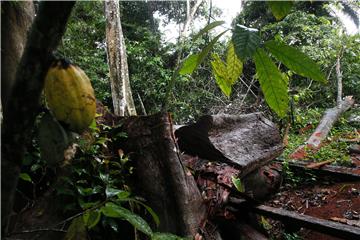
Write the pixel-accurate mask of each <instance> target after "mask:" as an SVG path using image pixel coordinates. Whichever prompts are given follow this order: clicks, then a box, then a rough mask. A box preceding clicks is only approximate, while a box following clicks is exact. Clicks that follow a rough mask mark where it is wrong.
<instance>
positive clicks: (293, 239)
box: [284, 233, 303, 240]
mask: <svg viewBox="0 0 360 240" xmlns="http://www.w3.org/2000/svg"><path fill="white" fill-rule="evenodd" d="M284 239H285V240H302V239H303V238H302V237H300V236H299V235H298V234H296V233H284Z"/></svg>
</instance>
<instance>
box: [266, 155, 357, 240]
mask: <svg viewBox="0 0 360 240" xmlns="http://www.w3.org/2000/svg"><path fill="white" fill-rule="evenodd" d="M351 160H352V163H353V164H352V167H353V168H357V169H360V164H359V163H360V154H352V155H351ZM297 174H298V173H294V175H293V178H294V179H296V182H297V183H294V182H291V179H285V182H286V181H288V183H285V184H284V185H283V187H282V188H281V189H280V191H279V192H278V193H277V194H275V195H273V196H272V198H271V199H269V200H268V201H267V202H265V203H264V204H265V205H268V206H271V207H276V208H283V209H286V210H289V211H296V212H297V213H299V214H304V215H309V216H313V217H317V218H320V219H324V220H330V221H331V220H332V221H338V222H342V223H344V224H349V225H354V226H358V227H359V228H360V181H348V180H345V179H341V178H337V177H334V176H321V177H319V176H317V175H314V174H312V173H308V172H306V171H304V172H303V173H300V175H302V176H299V175H297ZM294 179H292V180H294ZM299 179H301V180H299ZM289 180H290V181H289ZM289 182H290V183H289ZM268 221H269V225H271V226H272V227H271V228H270V229H269V230H268V231H269V233H270V235H271V236H273V237H274V238H275V239H279V238H280V236H283V232H284V225H282V224H281V223H280V222H279V221H275V220H270V219H268ZM293 230H294V232H295V234H285V235H287V238H285V239H306V240H325V239H326V240H340V238H336V237H333V236H329V235H326V234H323V233H319V232H316V231H313V230H308V229H300V230H299V229H293ZM288 231H289V230H286V232H288ZM283 239H284V238H283Z"/></svg>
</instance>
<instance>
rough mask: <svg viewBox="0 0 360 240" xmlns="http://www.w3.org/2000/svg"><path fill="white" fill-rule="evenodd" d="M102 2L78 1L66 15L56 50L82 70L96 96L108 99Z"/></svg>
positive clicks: (108, 83) (107, 70)
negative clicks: (64, 26) (61, 38)
mask: <svg viewBox="0 0 360 240" xmlns="http://www.w3.org/2000/svg"><path fill="white" fill-rule="evenodd" d="M104 40H105V17H104V14H103V3H102V2H99V1H92V2H90V1H85V2H78V3H77V4H76V5H75V7H74V9H73V12H72V15H71V17H70V19H69V23H68V25H67V29H66V32H65V34H64V36H63V40H62V42H61V45H60V48H59V52H60V53H61V54H62V55H63V56H64V57H66V58H67V59H70V60H71V61H72V62H74V63H76V64H77V65H79V66H80V67H81V68H82V69H84V70H85V72H86V74H87V75H88V77H89V78H90V80H91V83H92V85H93V87H94V90H95V95H96V97H97V99H99V100H101V101H102V102H105V103H110V102H111V101H110V99H111V91H110V82H109V69H108V66H107V60H106V47H105V44H104V42H105V41H104Z"/></svg>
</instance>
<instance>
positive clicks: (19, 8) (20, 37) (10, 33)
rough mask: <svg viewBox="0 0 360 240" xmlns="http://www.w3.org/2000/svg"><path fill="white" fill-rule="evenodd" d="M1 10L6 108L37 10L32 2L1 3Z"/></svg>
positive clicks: (3, 101)
mask: <svg viewBox="0 0 360 240" xmlns="http://www.w3.org/2000/svg"><path fill="white" fill-rule="evenodd" d="M1 9H2V12H1V22H2V24H1V60H2V61H1V102H2V106H6V103H7V100H8V96H9V94H10V91H11V89H12V87H13V84H14V81H15V74H16V68H17V66H18V63H19V61H20V58H21V55H22V53H23V51H24V47H25V43H26V37H27V34H28V30H29V28H30V25H31V23H32V22H33V19H34V17H35V8H34V4H33V2H32V1H26V2H16V3H14V2H1Z"/></svg>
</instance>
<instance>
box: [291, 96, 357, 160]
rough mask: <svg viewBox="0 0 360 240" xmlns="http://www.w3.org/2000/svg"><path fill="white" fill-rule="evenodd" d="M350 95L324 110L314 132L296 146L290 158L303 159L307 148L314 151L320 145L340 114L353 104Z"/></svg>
mask: <svg viewBox="0 0 360 240" xmlns="http://www.w3.org/2000/svg"><path fill="white" fill-rule="evenodd" d="M354 102H355V101H354V99H353V98H352V96H347V97H345V99H344V100H343V101H341V102H340V103H339V104H338V105H337V106H336V107H334V108H330V109H328V110H326V112H325V114H324V116H323V118H322V119H321V121H320V123H319V125H318V126H317V128H316V129H315V131H314V133H313V134H312V135H311V136H310V138H309V139H308V140H307V141H306V143H305V144H304V145H302V146H300V147H298V148H297V149H296V150H295V151H294V152H293V153H292V154H291V155H290V158H292V159H304V158H306V156H307V150H310V151H312V152H316V151H317V150H318V149H319V148H320V147H321V142H322V140H324V139H325V138H326V136H327V135H328V133H329V132H330V129H331V128H332V126H333V125H334V123H335V122H336V121H337V120H338V119H339V117H340V116H341V114H343V113H344V112H346V111H347V110H348V109H349V108H350V107H351V106H352V105H354Z"/></svg>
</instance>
